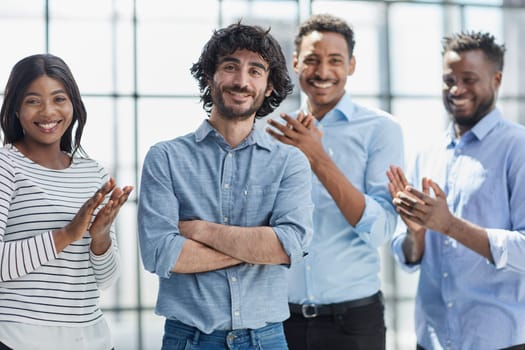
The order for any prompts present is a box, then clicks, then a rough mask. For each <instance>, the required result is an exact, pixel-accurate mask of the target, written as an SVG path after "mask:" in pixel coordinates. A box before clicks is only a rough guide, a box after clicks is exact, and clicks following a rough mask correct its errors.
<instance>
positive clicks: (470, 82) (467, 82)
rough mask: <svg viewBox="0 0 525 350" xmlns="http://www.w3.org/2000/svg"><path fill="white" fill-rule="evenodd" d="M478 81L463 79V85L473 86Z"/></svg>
mask: <svg viewBox="0 0 525 350" xmlns="http://www.w3.org/2000/svg"><path fill="white" fill-rule="evenodd" d="M477 81H478V79H477V78H476V77H466V78H465V79H463V84H465V85H472V84H475V83H476V82H477Z"/></svg>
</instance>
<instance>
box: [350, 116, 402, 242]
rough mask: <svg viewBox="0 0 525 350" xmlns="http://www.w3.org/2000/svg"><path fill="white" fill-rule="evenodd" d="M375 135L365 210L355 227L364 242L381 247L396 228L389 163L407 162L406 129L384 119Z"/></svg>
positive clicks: (366, 188) (367, 169)
mask: <svg viewBox="0 0 525 350" xmlns="http://www.w3.org/2000/svg"><path fill="white" fill-rule="evenodd" d="M377 132H378V134H377V135H376V136H374V138H373V140H374V143H373V145H372V146H371V149H370V155H369V158H368V161H367V162H368V164H367V166H366V179H365V181H366V183H365V188H364V193H365V194H364V195H365V210H364V211H363V215H362V216H361V219H360V220H359V222H358V223H357V225H356V227H355V229H356V231H357V233H358V234H359V237H361V239H363V240H364V241H365V242H367V243H369V244H371V245H373V246H375V247H378V246H380V245H382V244H383V243H385V242H387V241H388V240H389V239H390V238H391V237H392V235H393V233H394V231H395V228H396V217H397V213H396V211H395V208H394V206H393V205H392V197H391V196H390V192H389V190H388V177H387V176H386V171H387V170H388V168H389V167H390V165H396V166H400V167H403V166H404V149H403V133H402V130H401V127H400V126H399V124H398V123H396V122H394V121H392V120H390V119H385V120H384V122H383V123H382V124H381V128H380V129H378V130H377Z"/></svg>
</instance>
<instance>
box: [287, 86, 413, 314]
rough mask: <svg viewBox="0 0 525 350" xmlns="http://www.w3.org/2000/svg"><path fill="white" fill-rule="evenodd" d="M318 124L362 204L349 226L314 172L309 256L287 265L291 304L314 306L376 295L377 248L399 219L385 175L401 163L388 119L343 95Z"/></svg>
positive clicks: (395, 127)
mask: <svg viewBox="0 0 525 350" xmlns="http://www.w3.org/2000/svg"><path fill="white" fill-rule="evenodd" d="M316 125H317V127H318V128H320V129H321V131H322V132H323V138H322V142H323V146H324V149H325V150H326V152H327V153H328V154H329V156H330V157H331V158H332V160H333V161H334V162H335V164H336V165H337V167H338V168H339V169H340V170H341V171H342V172H343V173H344V174H345V176H346V177H347V179H348V180H349V181H350V182H351V183H352V184H353V185H354V186H355V187H356V188H357V189H358V190H359V191H361V192H362V193H364V195H365V201H366V204H365V210H364V212H363V216H362V217H361V220H360V221H359V222H358V223H357V225H356V226H355V227H353V226H351V225H350V224H349V223H348V221H347V220H346V219H345V217H344V216H343V214H342V213H341V211H340V210H339V208H338V207H337V205H336V203H335V202H334V200H333V199H332V197H331V196H330V195H329V193H328V191H327V190H326V189H325V188H324V186H323V184H322V183H321V182H320V181H319V180H318V179H317V177H316V176H315V175H314V174H313V173H312V198H313V202H314V207H315V210H314V236H313V239H312V242H311V244H310V246H309V248H308V252H309V254H308V255H307V256H306V257H305V259H304V260H303V262H301V263H300V264H297V265H295V266H293V267H292V268H291V274H290V292H289V300H290V302H292V303H297V304H305V303H313V304H317V305H319V304H331V303H337V302H342V301H348V300H355V299H359V298H363V297H368V296H370V295H372V294H374V293H376V292H377V291H378V290H379V288H380V280H379V276H378V273H379V269H380V259H379V253H378V247H379V246H380V245H382V244H384V243H385V242H387V241H388V240H389V239H390V238H391V237H392V235H393V233H394V231H395V224H396V216H397V214H396V212H395V209H394V207H393V205H392V199H391V197H390V192H389V191H388V178H387V176H386V171H387V170H388V167H389V166H390V165H391V164H395V165H399V166H403V152H404V150H403V137H402V131H401V127H400V125H399V124H398V123H397V122H396V121H395V120H394V119H393V118H392V116H391V115H389V114H388V113H386V112H383V111H380V110H373V109H368V108H365V107H362V106H360V105H358V104H355V103H352V101H351V99H350V96H348V95H346V94H345V96H344V97H343V98H342V99H341V100H340V101H339V103H338V104H337V105H336V107H335V108H334V109H332V110H331V111H330V112H329V113H327V114H326V115H325V116H324V117H323V118H322V119H321V121H320V122H317V123H316Z"/></svg>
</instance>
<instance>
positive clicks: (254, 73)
mask: <svg viewBox="0 0 525 350" xmlns="http://www.w3.org/2000/svg"><path fill="white" fill-rule="evenodd" d="M250 74H251V75H252V76H254V77H260V76H262V75H263V71H262V69H261V68H252V69H251V70H250Z"/></svg>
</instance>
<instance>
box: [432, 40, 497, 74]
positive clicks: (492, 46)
mask: <svg viewBox="0 0 525 350" xmlns="http://www.w3.org/2000/svg"><path fill="white" fill-rule="evenodd" d="M472 50H481V51H483V53H484V54H485V56H486V57H487V59H488V60H489V61H491V62H493V63H494V64H495V65H496V67H498V70H500V71H503V63H504V60H503V58H504V55H505V50H506V49H505V45H498V44H496V41H495V38H494V36H493V35H492V34H490V33H486V32H473V31H466V32H461V33H455V34H452V35H451V36H447V37H445V38H443V50H442V54H443V55H444V54H445V53H446V52H448V51H454V52H457V53H461V52H465V51H472Z"/></svg>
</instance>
